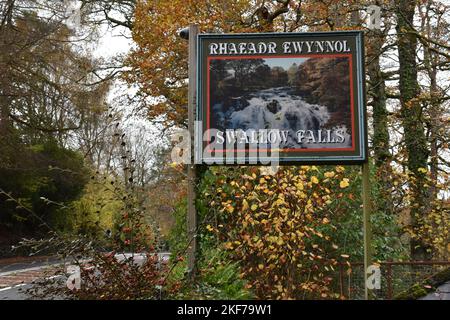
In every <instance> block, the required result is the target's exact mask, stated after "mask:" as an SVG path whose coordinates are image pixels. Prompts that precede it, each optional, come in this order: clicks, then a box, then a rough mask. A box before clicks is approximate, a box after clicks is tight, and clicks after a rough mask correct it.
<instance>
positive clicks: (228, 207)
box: [227, 205, 234, 213]
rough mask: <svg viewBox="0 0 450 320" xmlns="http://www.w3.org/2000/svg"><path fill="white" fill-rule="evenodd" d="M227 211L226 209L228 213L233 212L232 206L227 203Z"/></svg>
mask: <svg viewBox="0 0 450 320" xmlns="http://www.w3.org/2000/svg"><path fill="white" fill-rule="evenodd" d="M227 211H228V212H229V213H233V212H234V208H233V206H231V205H228V206H227Z"/></svg>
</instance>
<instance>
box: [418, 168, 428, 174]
mask: <svg viewBox="0 0 450 320" xmlns="http://www.w3.org/2000/svg"><path fill="white" fill-rule="evenodd" d="M417 171H419V172H420V173H427V169H426V168H419V169H417Z"/></svg>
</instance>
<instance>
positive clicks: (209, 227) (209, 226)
mask: <svg viewBox="0 0 450 320" xmlns="http://www.w3.org/2000/svg"><path fill="white" fill-rule="evenodd" d="M206 229H207V230H208V231H213V230H214V228H213V227H211V225H209V224H208V225H207V226H206Z"/></svg>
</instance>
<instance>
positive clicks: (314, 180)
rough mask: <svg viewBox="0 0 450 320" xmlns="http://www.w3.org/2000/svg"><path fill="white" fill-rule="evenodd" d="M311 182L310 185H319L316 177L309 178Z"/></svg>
mask: <svg viewBox="0 0 450 320" xmlns="http://www.w3.org/2000/svg"><path fill="white" fill-rule="evenodd" d="M311 182H312V183H315V184H318V183H319V179H317V177H316V176H312V177H311Z"/></svg>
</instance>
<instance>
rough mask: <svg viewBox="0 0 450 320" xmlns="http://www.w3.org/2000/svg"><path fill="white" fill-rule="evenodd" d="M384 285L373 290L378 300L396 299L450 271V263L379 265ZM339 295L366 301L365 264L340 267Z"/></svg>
mask: <svg viewBox="0 0 450 320" xmlns="http://www.w3.org/2000/svg"><path fill="white" fill-rule="evenodd" d="M378 265H379V267H380V273H381V274H380V276H381V279H380V280H381V281H380V282H381V283H380V288H379V289H373V290H372V291H373V297H374V299H378V300H385V299H387V300H390V299H393V298H394V297H395V296H396V295H397V294H399V293H400V292H402V291H404V290H407V289H409V288H410V287H412V286H413V285H415V284H417V283H420V282H422V281H424V280H425V279H426V278H429V277H431V276H432V275H434V274H436V273H438V272H440V271H442V270H444V269H446V268H449V267H450V261H400V262H393V261H386V262H381V263H379V264H378ZM335 288H336V289H337V292H338V293H340V295H341V296H342V297H343V298H344V299H364V264H363V263H362V262H353V263H350V264H347V263H340V264H339V277H338V279H336V281H335Z"/></svg>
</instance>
